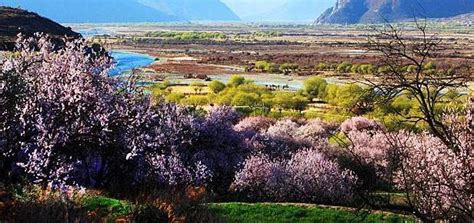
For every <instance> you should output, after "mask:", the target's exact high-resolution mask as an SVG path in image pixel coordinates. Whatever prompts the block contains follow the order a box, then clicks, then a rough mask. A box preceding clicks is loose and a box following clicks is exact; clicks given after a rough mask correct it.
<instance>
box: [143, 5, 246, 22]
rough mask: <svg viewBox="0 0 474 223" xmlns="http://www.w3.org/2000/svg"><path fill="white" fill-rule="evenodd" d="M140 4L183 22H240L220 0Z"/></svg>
mask: <svg viewBox="0 0 474 223" xmlns="http://www.w3.org/2000/svg"><path fill="white" fill-rule="evenodd" d="M138 2H139V3H142V4H143V5H145V6H148V7H151V8H154V9H156V10H159V11H162V12H165V13H166V14H169V15H173V16H175V17H176V18H180V19H183V20H190V21H199V20H204V21H235V20H240V18H239V17H238V16H237V15H236V14H235V13H234V12H233V11H232V10H231V9H229V8H228V7H227V5H226V4H224V3H222V2H221V1H219V0H199V1H196V0H138Z"/></svg>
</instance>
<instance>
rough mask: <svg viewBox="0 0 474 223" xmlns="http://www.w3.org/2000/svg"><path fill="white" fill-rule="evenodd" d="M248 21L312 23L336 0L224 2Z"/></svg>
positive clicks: (242, 0)
mask: <svg viewBox="0 0 474 223" xmlns="http://www.w3.org/2000/svg"><path fill="white" fill-rule="evenodd" d="M222 1H223V2H225V3H226V4H227V5H229V7H230V8H231V9H232V10H234V11H235V12H236V13H237V15H239V16H240V18H242V19H243V20H246V21H270V22H272V21H275V22H278V21H282V22H283V21H286V22H291V21H312V20H314V18H316V17H317V16H319V15H320V14H321V13H322V12H323V11H324V10H326V9H327V8H329V7H330V6H332V5H333V4H334V2H335V1H336V0H222Z"/></svg>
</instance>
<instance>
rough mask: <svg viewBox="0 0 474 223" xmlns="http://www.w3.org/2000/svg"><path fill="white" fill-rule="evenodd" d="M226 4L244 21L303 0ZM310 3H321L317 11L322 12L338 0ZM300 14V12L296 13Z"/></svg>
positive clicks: (240, 0) (232, 0) (235, 0)
mask: <svg viewBox="0 0 474 223" xmlns="http://www.w3.org/2000/svg"><path fill="white" fill-rule="evenodd" d="M221 1H222V2H224V3H226V4H227V5H228V6H229V7H230V8H231V9H232V10H233V11H234V12H235V13H236V14H237V15H239V16H240V17H241V18H242V19H244V20H246V19H252V18H256V17H259V15H260V14H268V13H269V12H270V13H271V12H272V10H274V9H279V8H281V7H282V6H283V5H285V4H286V3H288V2H292V1H301V0H221ZM307 1H310V2H316V3H321V5H322V6H321V8H320V9H316V11H318V13H319V12H322V11H324V10H325V9H327V8H328V5H333V4H334V3H335V2H336V0H307ZM295 13H298V12H295Z"/></svg>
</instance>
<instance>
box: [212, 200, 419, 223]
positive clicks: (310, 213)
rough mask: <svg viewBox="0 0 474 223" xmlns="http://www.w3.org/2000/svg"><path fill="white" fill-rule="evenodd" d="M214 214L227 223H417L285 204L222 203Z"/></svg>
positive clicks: (398, 217) (394, 216) (388, 215)
mask: <svg viewBox="0 0 474 223" xmlns="http://www.w3.org/2000/svg"><path fill="white" fill-rule="evenodd" d="M209 209H210V211H211V213H213V214H215V215H216V216H217V217H220V218H222V219H223V220H225V221H226V222H241V223H255V222H260V223H265V222H269V223H283V222H328V223H329V222H338V223H339V222H341V223H344V222H364V223H376V222H377V223H378V222H382V223H383V222H386V223H388V222H390V223H397V222H415V220H414V219H413V218H411V217H408V216H404V215H397V214H392V213H370V214H369V213H358V214H356V213H353V212H352V211H350V210H349V209H344V208H329V207H320V206H312V205H311V206H302V205H285V204H266V203H259V204H245V203H221V204H211V205H209Z"/></svg>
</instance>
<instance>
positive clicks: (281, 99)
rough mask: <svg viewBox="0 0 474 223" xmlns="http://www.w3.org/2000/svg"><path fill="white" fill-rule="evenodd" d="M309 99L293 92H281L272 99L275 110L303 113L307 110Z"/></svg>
mask: <svg viewBox="0 0 474 223" xmlns="http://www.w3.org/2000/svg"><path fill="white" fill-rule="evenodd" d="M307 104H308V99H307V98H305V97H303V96H301V95H297V94H295V93H291V92H279V93H277V94H275V96H274V98H273V99H272V105H273V107H274V108H276V109H278V110H279V111H280V112H281V110H285V109H286V110H297V111H302V110H304V109H305V108H306V105H307Z"/></svg>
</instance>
